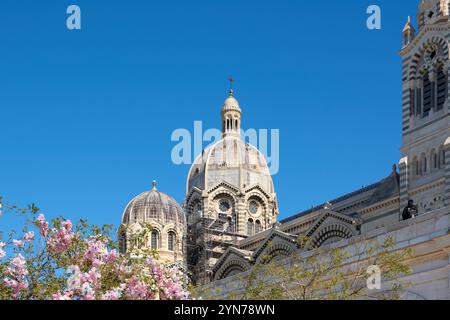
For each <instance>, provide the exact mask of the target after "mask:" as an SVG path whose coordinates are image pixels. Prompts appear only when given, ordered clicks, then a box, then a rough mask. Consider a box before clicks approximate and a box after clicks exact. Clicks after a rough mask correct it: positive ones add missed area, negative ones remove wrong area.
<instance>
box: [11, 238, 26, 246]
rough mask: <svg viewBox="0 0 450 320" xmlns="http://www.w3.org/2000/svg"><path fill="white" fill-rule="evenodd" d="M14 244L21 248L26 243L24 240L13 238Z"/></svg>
mask: <svg viewBox="0 0 450 320" xmlns="http://www.w3.org/2000/svg"><path fill="white" fill-rule="evenodd" d="M13 245H15V246H16V247H19V248H21V247H23V245H24V243H23V241H22V240H15V239H14V240H13Z"/></svg>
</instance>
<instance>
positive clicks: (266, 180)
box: [186, 136, 274, 195]
mask: <svg viewBox="0 0 450 320" xmlns="http://www.w3.org/2000/svg"><path fill="white" fill-rule="evenodd" d="M218 182H227V183H229V184H231V185H233V186H235V187H236V188H238V189H246V188H250V187H253V186H256V185H258V186H259V187H261V188H262V189H263V190H264V191H265V192H266V193H267V194H268V195H272V194H273V193H274V186H273V181H272V176H271V175H270V170H269V168H268V166H267V162H266V159H265V157H264V155H263V154H262V153H261V152H260V151H259V150H258V149H256V148H255V147H253V146H252V145H250V144H248V143H245V142H244V141H243V140H242V139H241V138H240V137H237V136H225V137H224V138H223V139H221V140H220V141H218V142H217V143H215V144H214V145H212V146H210V147H209V148H207V149H206V150H205V151H204V152H203V153H202V154H201V155H199V156H198V157H197V159H196V160H195V162H194V164H193V165H192V167H191V170H190V172H189V176H188V180H187V190H186V191H187V194H189V193H190V191H191V190H192V189H193V188H194V187H196V188H198V189H200V190H209V189H210V188H213V187H215V186H216V184H217V183H218Z"/></svg>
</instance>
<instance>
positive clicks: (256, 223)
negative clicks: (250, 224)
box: [255, 220, 261, 234]
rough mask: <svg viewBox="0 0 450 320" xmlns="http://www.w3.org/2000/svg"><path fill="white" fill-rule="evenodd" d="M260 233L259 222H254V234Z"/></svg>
mask: <svg viewBox="0 0 450 320" xmlns="http://www.w3.org/2000/svg"><path fill="white" fill-rule="evenodd" d="M260 232H261V222H260V221H259V220H256V222H255V234H257V233H260Z"/></svg>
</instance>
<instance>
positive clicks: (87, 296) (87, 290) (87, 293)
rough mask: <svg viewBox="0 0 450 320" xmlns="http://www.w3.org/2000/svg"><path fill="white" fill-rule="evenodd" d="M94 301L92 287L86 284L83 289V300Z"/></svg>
mask: <svg viewBox="0 0 450 320" xmlns="http://www.w3.org/2000/svg"><path fill="white" fill-rule="evenodd" d="M94 299H95V296H94V290H93V289H92V286H91V285H90V284H89V283H88V282H85V283H84V284H83V286H82V287H81V300H94Z"/></svg>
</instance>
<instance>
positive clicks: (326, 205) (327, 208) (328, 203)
mask: <svg viewBox="0 0 450 320" xmlns="http://www.w3.org/2000/svg"><path fill="white" fill-rule="evenodd" d="M332 206H333V205H332V204H331V203H330V202H329V201H327V203H326V204H325V205H324V206H323V208H324V209H325V210H330V209H331V207H332Z"/></svg>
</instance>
